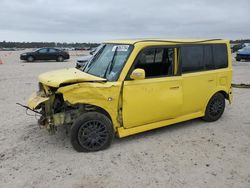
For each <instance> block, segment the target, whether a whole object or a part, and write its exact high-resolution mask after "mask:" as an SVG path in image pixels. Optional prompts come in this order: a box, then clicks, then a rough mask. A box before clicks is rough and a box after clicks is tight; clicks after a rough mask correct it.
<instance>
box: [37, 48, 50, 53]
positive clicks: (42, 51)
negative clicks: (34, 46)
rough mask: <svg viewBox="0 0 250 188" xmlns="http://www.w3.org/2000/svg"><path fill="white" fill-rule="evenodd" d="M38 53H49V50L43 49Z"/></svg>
mask: <svg viewBox="0 0 250 188" xmlns="http://www.w3.org/2000/svg"><path fill="white" fill-rule="evenodd" d="M38 52H39V53H47V52H48V49H47V48H43V49H40V50H38Z"/></svg>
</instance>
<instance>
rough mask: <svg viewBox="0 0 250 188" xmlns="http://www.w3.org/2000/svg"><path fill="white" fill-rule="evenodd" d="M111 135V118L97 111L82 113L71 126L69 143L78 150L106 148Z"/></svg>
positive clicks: (86, 150)
mask: <svg viewBox="0 0 250 188" xmlns="http://www.w3.org/2000/svg"><path fill="white" fill-rule="evenodd" d="M113 137H114V131H113V126H112V122H111V120H110V119H109V118H108V117H107V116H105V115H104V114H101V113H99V112H87V113H85V114H83V115H82V116H80V117H79V118H78V119H77V120H76V121H75V123H74V124H73V126H72V128H71V144H72V146H73V148H74V149H75V150H76V151H79V152H91V151H99V150H103V149H106V148H108V147H109V146H110V144H111V142H112V140H113Z"/></svg>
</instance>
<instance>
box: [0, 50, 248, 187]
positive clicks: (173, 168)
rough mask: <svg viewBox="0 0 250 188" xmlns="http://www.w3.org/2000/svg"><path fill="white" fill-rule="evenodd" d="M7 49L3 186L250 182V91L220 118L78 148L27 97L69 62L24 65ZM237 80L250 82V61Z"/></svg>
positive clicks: (239, 67)
mask: <svg viewBox="0 0 250 188" xmlns="http://www.w3.org/2000/svg"><path fill="white" fill-rule="evenodd" d="M20 53H21V52H0V57H1V58H2V60H3V62H4V64H0V91H1V92H0V114H1V115H0V187H2V188H5V187H11V188H13V187H18V188H20V187H25V188H26V187H36V188H37V187H41V188H45V187H60V188H62V187H67V188H69V187H73V188H77V187H88V188H92V187H192V188H194V187H237V188H238V187H246V188H249V187H250V90H249V89H234V102H233V104H232V105H227V107H226V110H225V113H224V115H223V117H222V118H221V119H220V120H219V121H217V122H214V123H206V122H203V121H201V120H199V119H197V120H192V121H188V122H185V123H180V124H177V125H172V126H169V127H165V128H161V129H158V130H154V131H149V132H146V133H142V134H138V135H135V136H130V137H128V138H124V139H115V140H114V142H113V144H112V146H111V147H110V148H109V149H108V150H105V151H100V152H96V153H77V152H76V151H75V150H73V148H72V147H71V144H70V141H69V137H68V136H66V135H65V130H64V129H63V128H60V129H59V130H58V132H57V134H56V135H49V133H48V132H47V131H46V130H45V129H40V128H39V127H38V125H37V124H36V119H35V117H31V116H27V115H26V114H25V110H23V109H22V108H20V107H18V106H17V105H16V104H15V103H16V102H20V103H24V104H25V103H26V101H27V99H28V97H29V95H30V94H31V93H32V92H33V91H35V90H36V89H37V87H38V86H37V76H38V75H39V74H40V73H42V72H45V71H49V70H53V69H59V68H64V67H73V66H74V65H75V64H74V62H75V59H76V56H72V58H71V60H70V61H68V62H64V63H57V62H38V63H22V62H21V61H19V54H20ZM233 82H234V83H240V82H244V83H250V62H240V63H235V62H234V78H233Z"/></svg>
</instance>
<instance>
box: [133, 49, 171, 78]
mask: <svg viewBox="0 0 250 188" xmlns="http://www.w3.org/2000/svg"><path fill="white" fill-rule="evenodd" d="M173 65H174V48H149V49H145V50H143V51H142V52H140V54H139V56H138V58H137V60H136V62H135V66H134V69H136V68H141V69H143V70H144V71H145V77H146V78H152V77H161V76H172V75H173V67H174V66H173Z"/></svg>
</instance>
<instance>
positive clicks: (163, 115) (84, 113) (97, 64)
mask: <svg viewBox="0 0 250 188" xmlns="http://www.w3.org/2000/svg"><path fill="white" fill-rule="evenodd" d="M231 80H232V63H231V51H230V45H229V41H228V40H221V39H206V40H201V39H199V40H186V39H185V40H173V39H171V40H168V39H157V40H155V39H148V40H116V41H108V42H105V43H103V44H101V45H100V46H99V48H98V50H97V51H96V52H95V54H94V55H93V56H92V58H91V59H90V60H89V61H88V63H87V65H86V66H85V67H84V68H82V69H76V68H69V69H63V70H56V71H52V72H47V73H44V74H41V75H40V76H39V91H37V92H36V93H35V94H33V95H32V96H31V98H30V99H29V101H28V107H29V109H31V110H34V111H36V112H38V113H40V114H41V118H40V119H39V121H38V122H39V124H40V125H43V126H45V127H46V128H47V129H48V130H50V131H52V132H55V131H56V129H57V126H60V125H67V126H66V127H69V128H70V137H71V143H72V145H73V147H74V149H76V150H77V151H80V152H88V151H98V150H102V149H105V148H107V147H108V146H110V144H111V141H112V139H113V138H114V136H115V135H116V136H118V137H125V136H129V135H133V134H136V133H140V132H144V131H148V130H152V129H156V128H159V127H164V126H167V125H171V124H174V123H178V122H183V121H187V120H190V119H194V118H202V119H203V120H205V121H208V122H212V121H216V120H218V119H219V118H220V117H221V115H222V114H223V112H224V108H225V100H228V101H229V102H230V103H231V101H232V90H231Z"/></svg>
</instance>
